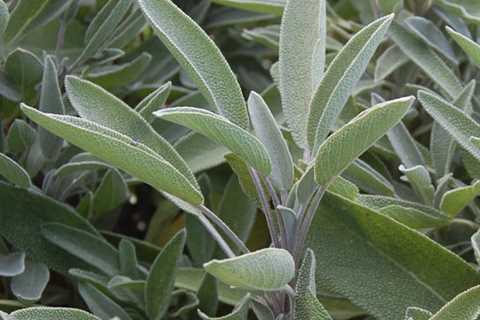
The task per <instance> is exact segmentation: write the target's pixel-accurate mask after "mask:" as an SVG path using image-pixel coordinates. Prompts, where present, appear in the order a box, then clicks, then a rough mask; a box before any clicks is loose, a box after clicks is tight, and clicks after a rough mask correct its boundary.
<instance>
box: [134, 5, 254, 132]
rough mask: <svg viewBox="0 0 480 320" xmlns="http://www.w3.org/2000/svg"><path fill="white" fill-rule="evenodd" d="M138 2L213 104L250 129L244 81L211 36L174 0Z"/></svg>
mask: <svg viewBox="0 0 480 320" xmlns="http://www.w3.org/2000/svg"><path fill="white" fill-rule="evenodd" d="M138 3H139V5H140V8H141V9H142V10H143V12H144V13H145V16H146V17H147V19H148V20H149V21H150V23H151V24H152V26H153V27H154V29H155V31H156V33H157V35H158V37H159V38H160V40H161V41H162V42H163V43H164V45H165V46H166V47H167V48H168V50H169V51H170V52H171V53H172V54H173V56H175V58H176V59H177V61H178V62H179V63H180V65H182V67H183V68H184V69H185V70H186V71H187V72H188V74H189V76H190V77H191V79H192V80H193V81H194V83H195V84H196V85H197V86H198V88H199V89H200V91H202V93H203V95H204V96H205V97H206V98H207V99H208V101H209V102H210V104H211V105H212V106H215V107H216V108H217V109H218V111H219V112H220V113H221V114H222V115H224V116H225V117H226V118H227V119H229V120H231V121H232V122H233V123H235V124H237V125H238V126H240V127H241V128H243V129H247V128H248V114H247V108H246V106H245V100H244V99H243V96H242V92H241V89H240V85H239V84H238V82H237V80H236V79H235V75H234V74H233V72H232V70H231V69H230V67H229V66H228V64H227V62H226V60H225V58H224V57H223V55H222V53H221V52H220V50H219V49H218V47H217V46H216V45H215V43H214V42H213V41H212V40H211V39H210V37H209V36H208V35H207V34H206V33H205V32H204V31H203V30H202V29H201V28H200V27H199V26H198V25H197V24H196V23H195V22H194V21H193V20H192V19H191V18H190V17H189V16H188V15H186V14H185V13H183V12H182V11H181V10H180V9H179V8H178V7H177V6H175V5H174V4H173V2H171V1H170V0H162V1H157V0H138ZM179 30H181V32H179Z"/></svg>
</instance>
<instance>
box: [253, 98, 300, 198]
mask: <svg viewBox="0 0 480 320" xmlns="http://www.w3.org/2000/svg"><path fill="white" fill-rule="evenodd" d="M248 111H249V113H250V119H251V121H252V125H253V130H254V131H255V134H256V136H257V137H258V138H259V140H260V141H261V142H262V143H263V145H264V146H265V149H266V150H267V152H268V154H269V156H270V160H271V162H272V173H271V178H272V181H273V183H274V185H275V186H276V187H277V188H279V189H280V190H282V191H287V190H289V188H290V187H291V186H292V184H293V159H292V155H291V154H290V151H289V149H288V145H287V142H286V141H285V139H284V138H283V135H282V132H281V131H280V128H279V127H278V125H277V122H276V121H275V118H274V117H273V115H272V113H271V111H270V109H269V108H268V106H267V104H266V103H265V101H264V100H263V98H262V97H261V96H260V95H258V94H257V93H255V92H252V93H251V94H250V97H249V99H248Z"/></svg>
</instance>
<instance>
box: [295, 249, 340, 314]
mask: <svg viewBox="0 0 480 320" xmlns="http://www.w3.org/2000/svg"><path fill="white" fill-rule="evenodd" d="M316 265H317V262H316V260H315V254H314V253H313V251H312V250H311V249H307V251H306V253H305V257H304V258H303V262H302V265H301V267H300V269H299V270H298V275H297V286H296V289H295V293H296V295H295V302H294V303H295V319H298V320H310V319H316V320H332V317H330V315H329V314H328V312H327V310H325V308H324V307H323V306H322V304H321V303H320V302H319V301H318V299H317V297H316V294H317V289H316V285H315V268H316Z"/></svg>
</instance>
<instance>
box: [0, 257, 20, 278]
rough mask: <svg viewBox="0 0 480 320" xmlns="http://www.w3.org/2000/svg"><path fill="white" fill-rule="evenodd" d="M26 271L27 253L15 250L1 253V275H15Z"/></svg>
mask: <svg viewBox="0 0 480 320" xmlns="http://www.w3.org/2000/svg"><path fill="white" fill-rule="evenodd" d="M24 271H25V253H24V252H14V253H10V254H8V255H0V276H2V277H13V276H16V275H19V274H22V273H23V272H24Z"/></svg>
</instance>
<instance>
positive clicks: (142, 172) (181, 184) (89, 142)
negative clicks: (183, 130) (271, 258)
mask: <svg viewBox="0 0 480 320" xmlns="http://www.w3.org/2000/svg"><path fill="white" fill-rule="evenodd" d="M22 110H23V112H24V113H25V114H26V115H27V116H28V117H29V118H30V119H32V120H34V121H35V122H37V123H38V124H40V125H41V126H42V127H44V128H46V129H48V130H50V131H51V132H53V133H55V134H57V135H59V136H61V137H62V138H64V139H65V140H67V141H69V142H70V143H73V144H75V145H77V146H79V147H81V148H82V149H85V150H86V151H89V152H91V153H92V154H94V155H96V156H98V157H99V158H100V159H102V160H105V161H107V162H110V163H111V164H113V165H115V166H117V167H119V168H120V169H122V170H125V171H126V172H127V173H129V174H131V175H133V176H136V177H138V178H139V179H141V180H142V181H145V182H147V183H149V184H151V185H152V186H154V187H156V188H158V189H159V190H163V191H166V192H169V193H171V194H172V195H175V196H177V197H179V198H182V199H184V200H185V201H187V202H192V203H195V204H200V203H202V202H203V196H202V195H201V193H200V192H199V191H198V190H197V189H196V188H195V187H194V186H193V185H192V184H191V183H190V182H189V180H187V178H185V176H184V175H182V174H181V173H180V172H179V171H178V170H177V169H175V168H174V167H173V166H172V165H171V164H170V163H168V162H166V161H165V160H164V159H162V158H161V157H160V156H158V155H157V154H155V153H154V151H152V150H151V149H150V148H148V147H146V146H144V145H142V144H140V143H138V142H136V141H134V140H133V139H131V138H129V137H127V136H124V135H122V134H121V133H118V132H116V131H113V130H110V129H108V128H106V127H102V126H100V125H96V124H95V123H93V122H90V121H87V120H84V119H81V118H76V117H70V116H59V115H54V114H45V113H42V112H39V111H37V110H35V109H33V108H30V107H28V106H25V105H23V106H22ZM142 146H143V147H142ZM125 154H129V157H125ZM147 168H148V170H146V169H147Z"/></svg>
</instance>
